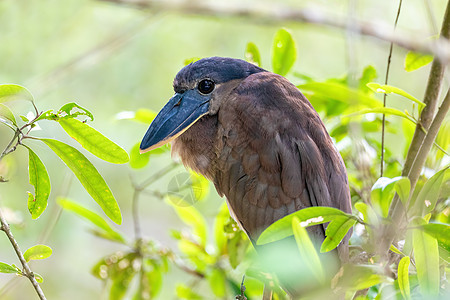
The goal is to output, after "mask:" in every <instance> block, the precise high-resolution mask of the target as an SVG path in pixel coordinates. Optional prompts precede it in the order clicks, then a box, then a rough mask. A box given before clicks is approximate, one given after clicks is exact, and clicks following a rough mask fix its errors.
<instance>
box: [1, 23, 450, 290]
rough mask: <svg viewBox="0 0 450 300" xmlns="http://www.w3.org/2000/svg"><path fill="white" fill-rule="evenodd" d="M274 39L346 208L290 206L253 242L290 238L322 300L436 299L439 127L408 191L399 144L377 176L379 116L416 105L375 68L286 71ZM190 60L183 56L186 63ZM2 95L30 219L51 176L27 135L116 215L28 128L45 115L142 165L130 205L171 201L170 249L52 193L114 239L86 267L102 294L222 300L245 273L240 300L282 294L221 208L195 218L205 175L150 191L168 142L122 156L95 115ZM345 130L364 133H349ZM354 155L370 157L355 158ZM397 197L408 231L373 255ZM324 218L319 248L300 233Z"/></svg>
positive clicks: (70, 154) (444, 145)
mask: <svg viewBox="0 0 450 300" xmlns="http://www.w3.org/2000/svg"><path fill="white" fill-rule="evenodd" d="M272 45H273V46H272V56H271V62H272V67H271V70H273V71H274V72H275V73H278V74H280V75H283V76H285V75H287V76H289V75H292V76H293V77H295V78H296V80H297V81H298V82H297V86H298V88H299V89H300V90H301V91H302V92H303V93H304V94H305V95H306V96H307V98H308V99H309V100H310V101H311V103H312V105H313V106H314V107H315V108H316V110H317V111H318V112H319V114H320V115H321V117H322V118H323V119H324V120H325V121H326V123H327V125H328V126H329V128H328V129H329V132H330V134H331V136H332V137H333V139H334V140H335V141H336V143H337V146H338V148H339V150H340V152H341V154H342V156H343V159H344V161H345V162H346V164H347V168H348V173H349V184H350V191H351V196H352V202H353V203H352V204H353V206H354V209H353V213H352V214H346V213H344V212H342V211H340V210H338V209H334V208H330V207H311V208H306V209H303V210H300V211H298V212H296V213H293V214H291V215H289V216H286V217H285V218H283V219H281V220H279V221H277V222H275V223H274V224H272V225H271V226H270V227H269V228H267V229H266V230H265V231H264V232H263V234H262V235H261V237H260V238H259V240H258V244H266V243H270V242H273V241H277V240H280V239H283V238H286V237H288V236H291V235H293V236H294V238H295V240H296V241H297V245H298V250H299V253H300V255H301V256H302V257H303V258H304V260H305V261H306V262H307V268H309V274H312V275H313V276H314V277H315V278H316V279H317V280H318V281H319V282H321V283H322V284H324V285H328V286H329V287H330V290H331V291H330V294H329V295H328V296H330V295H331V296H330V297H332V295H334V294H333V293H335V292H342V291H344V293H345V297H346V299H351V298H352V297H353V296H355V294H356V293H360V294H361V291H362V292H363V294H364V296H363V297H365V298H363V299H385V298H386V299H387V298H389V297H391V298H396V299H402V298H404V299H412V298H424V299H427V297H437V296H439V295H443V294H444V293H445V292H446V291H445V290H446V288H447V285H448V282H447V279H446V278H447V277H448V261H449V257H450V256H449V251H450V233H449V232H450V228H449V224H448V223H449V214H450V210H449V208H448V201H449V200H448V197H449V189H448V182H449V178H450V168H449V166H446V165H445V162H444V160H443V159H442V158H443V157H445V156H446V155H447V154H445V153H443V151H442V149H444V150H448V149H449V145H450V141H449V140H448V138H447V139H446V138H445V133H444V134H442V136H444V138H442V136H441V139H440V140H439V138H438V141H437V144H438V145H437V146H438V147H436V148H435V149H434V150H433V151H440V152H436V153H440V155H441V156H440V157H441V158H440V159H437V160H435V161H431V162H430V161H429V162H428V163H427V166H426V171H427V172H424V174H423V175H422V176H421V178H420V181H419V182H418V184H417V185H415V186H411V183H410V181H409V179H408V178H407V177H403V176H401V164H402V163H403V161H404V157H403V156H402V154H399V153H398V151H395V150H396V149H395V148H397V147H398V145H390V144H387V145H385V147H386V149H385V163H386V166H385V169H386V172H385V174H383V176H381V177H380V176H379V174H377V173H376V171H375V170H376V168H377V167H378V165H379V164H380V161H379V155H378V154H376V155H373V154H372V153H379V149H380V143H379V139H378V137H374V135H373V133H377V132H379V131H380V127H381V119H380V116H381V115H382V114H384V115H385V116H386V119H387V123H386V125H387V130H388V131H389V130H392V131H398V128H396V127H395V126H394V125H393V124H395V122H396V121H398V120H394V119H395V118H396V117H402V118H403V119H404V120H407V121H408V122H409V123H411V124H412V125H416V124H417V123H418V117H415V116H418V115H419V114H420V112H421V111H422V109H423V107H424V106H425V104H424V103H423V102H421V101H420V100H418V99H417V98H416V97H415V96H413V95H411V94H409V93H407V92H405V91H404V90H403V89H401V88H398V87H394V86H389V85H382V84H379V83H376V82H374V80H375V79H376V76H377V75H376V74H377V72H376V69H375V68H374V67H373V66H367V67H366V68H364V70H362V72H361V76H360V77H359V79H358V80H357V82H354V81H352V80H351V78H349V77H348V76H345V77H343V78H328V79H326V80H317V79H314V78H312V77H310V76H308V75H305V74H300V73H296V72H294V70H293V67H294V65H295V62H296V61H297V48H298V46H297V45H296V42H295V39H294V37H293V36H292V34H291V33H290V32H289V31H288V30H286V29H280V30H279V31H278V32H277V33H276V34H275V37H274V40H273V44H272ZM301 47H305V46H304V45H300V48H301ZM261 53H262V54H261ZM263 57H264V52H260V51H259V49H258V47H257V45H256V44H255V43H252V42H250V43H248V45H247V47H246V49H245V58H246V59H247V60H248V61H250V62H252V63H255V64H257V65H260V66H262V67H264V66H263V65H262V64H263V61H264V59H263ZM193 60H195V59H191V60H187V63H189V62H192V61H193ZM429 61H430V57H427V56H423V55H420V54H416V53H412V52H410V53H408V54H407V55H406V59H405V69H406V70H407V71H414V70H416V69H418V68H420V67H422V66H424V65H425V64H426V63H427V62H429ZM377 93H381V94H392V95H395V96H398V97H400V99H402V100H406V101H408V102H410V103H411V104H413V105H412V109H411V110H410V111H408V110H405V111H401V110H399V109H397V108H394V107H382V102H381V101H380V99H379V97H378V96H377V95H376V94H377ZM19 100H26V101H29V102H30V103H31V105H32V106H33V108H34V109H35V113H34V114H33V116H32V117H28V118H27V117H25V116H21V118H20V119H16V117H15V115H16V114H17V113H18V112H16V111H15V109H14V107H13V106H11V107H9V106H8V104H9V103H10V102H11V101H19ZM0 102H1V104H0V122H2V123H3V124H4V125H6V126H8V127H9V128H11V129H12V131H13V135H12V138H11V143H10V144H9V145H8V146H7V147H6V149H5V150H4V151H3V153H2V154H1V158H3V157H4V156H6V155H8V154H11V153H13V152H14V151H15V150H16V148H17V147H25V148H26V149H27V151H28V161H29V182H30V184H31V185H33V187H34V194H32V193H30V192H29V193H28V198H27V201H28V202H27V205H28V209H29V212H30V214H31V218H32V219H37V218H39V216H41V215H42V214H43V213H44V212H45V209H46V207H47V201H48V198H49V195H50V190H51V186H50V180H51V178H50V177H49V175H48V172H47V169H46V167H45V161H42V160H41V159H40V158H39V156H38V155H37V154H36V152H39V151H42V150H41V149H39V148H38V147H36V145H35V144H34V143H32V142H31V140H37V141H40V142H43V143H44V144H45V145H47V146H48V147H49V148H50V149H51V150H52V151H53V152H54V153H55V154H56V155H57V156H58V157H59V158H60V159H61V160H62V161H63V162H64V163H65V164H66V165H67V166H68V167H69V169H70V170H71V171H72V172H73V173H74V175H75V176H76V177H77V178H78V180H79V181H80V183H81V184H82V186H83V187H84V188H85V189H86V191H87V192H88V193H89V194H90V195H91V197H92V198H93V200H94V201H95V202H96V203H97V204H98V205H99V207H100V208H101V209H102V211H103V212H104V213H105V214H106V216H108V217H109V219H110V220H111V221H113V222H115V223H116V224H119V225H120V224H121V223H122V214H121V212H120V209H119V206H118V204H117V201H116V199H115V197H114V195H113V194H112V192H111V189H110V188H109V186H108V184H107V183H106V181H105V180H104V179H103V177H102V176H101V175H100V172H99V171H97V169H96V167H95V166H94V164H93V163H92V162H91V160H90V159H89V158H88V157H86V156H85V155H84V154H83V153H82V152H81V151H79V150H77V149H76V148H74V147H73V146H70V145H68V144H66V143H64V142H62V141H59V140H55V139H49V138H41V137H36V136H34V135H32V132H33V131H32V130H33V128H35V127H36V126H37V125H38V122H44V121H48V122H52V124H54V122H57V123H58V124H59V125H60V126H61V128H62V129H63V130H64V131H65V132H66V133H67V134H68V135H69V136H71V137H72V138H73V139H75V140H76V141H77V142H78V143H79V144H80V145H81V146H82V147H83V148H84V149H85V150H86V151H88V152H90V153H92V154H93V155H95V156H97V157H98V158H100V159H102V160H105V161H107V162H111V163H114V164H123V163H127V162H128V164H129V167H130V169H129V172H130V173H131V174H135V173H136V172H139V170H141V169H143V170H145V171H147V173H149V174H150V177H149V178H148V179H146V180H142V181H141V182H140V183H136V182H134V181H133V188H134V196H133V205H138V204H137V203H138V199H139V198H140V197H141V195H142V194H143V193H147V194H149V195H151V197H152V198H154V199H159V200H165V201H164V203H167V205H168V206H169V207H171V208H173V211H174V214H175V215H177V216H178V218H179V219H180V220H181V221H182V222H183V223H184V224H185V227H186V230H182V231H180V230H172V232H171V238H172V239H173V240H174V241H176V245H177V246H176V247H174V248H173V249H172V248H169V247H167V246H165V245H163V244H161V242H160V241H157V240H154V239H148V238H146V237H144V236H143V235H142V233H141V232H140V231H139V227H140V225H139V218H138V217H137V215H136V214H135V215H133V220H132V222H133V226H134V229H135V237H134V238H133V239H130V238H129V237H127V235H126V233H125V231H124V230H119V229H117V228H116V227H115V226H114V225H113V224H111V222H110V220H108V219H106V218H104V217H103V216H102V215H100V214H98V213H96V212H94V211H92V210H90V209H88V208H87V207H84V206H82V205H80V204H78V203H77V202H75V201H72V200H69V199H67V198H59V200H58V204H59V205H60V206H61V207H62V208H63V209H64V210H66V211H70V212H72V213H74V214H76V215H77V216H79V217H80V218H83V219H85V220H87V221H88V222H89V224H90V226H91V232H92V233H93V234H95V235H96V236H98V237H99V238H101V239H105V240H108V241H111V242H113V243H114V244H113V245H114V246H113V247H115V248H114V250H113V251H112V253H109V254H102V255H103V257H101V258H99V260H98V262H97V263H96V264H95V265H94V266H93V268H92V274H93V275H94V276H95V277H96V278H98V279H99V280H102V281H103V282H104V283H105V288H106V291H107V293H108V295H109V298H110V299H125V298H132V299H153V298H158V297H159V298H163V295H162V293H161V291H162V287H163V285H164V284H168V285H170V286H171V287H172V290H173V294H176V296H177V297H178V298H180V299H210V298H212V297H216V298H223V299H231V298H233V297H234V296H236V295H238V294H240V293H241V291H242V290H244V289H243V287H242V286H241V281H242V279H243V278H242V277H243V276H244V275H245V280H244V281H243V282H244V286H245V293H244V295H245V297H247V299H256V298H258V297H261V295H262V292H263V285H264V284H268V285H271V286H274V299H284V298H286V295H285V294H284V292H283V291H281V290H280V289H279V288H278V289H277V288H276V286H277V284H276V279H273V278H269V276H266V274H265V273H264V272H263V271H262V270H261V266H260V263H259V261H258V259H257V258H255V251H254V248H253V247H252V246H250V241H249V240H248V238H247V237H246V235H245V234H244V233H243V232H242V231H241V230H240V228H239V226H238V225H237V224H236V222H234V221H233V220H232V219H231V218H230V216H229V214H228V210H227V206H226V205H225V204H224V205H222V207H220V208H219V209H217V213H216V215H215V217H214V227H213V230H210V228H209V227H210V226H209V225H208V221H207V219H206V217H205V215H204V214H203V213H202V212H201V211H200V210H199V209H198V208H197V206H196V204H197V203H199V202H201V201H205V198H206V196H207V195H208V189H209V183H208V182H207V181H206V179H205V178H203V177H202V176H200V175H198V174H195V173H192V172H191V173H187V174H186V178H187V179H186V180H182V181H176V183H177V185H176V187H175V188H171V189H170V190H169V191H161V190H160V189H158V188H155V187H152V186H151V184H153V183H155V182H157V181H158V180H162V179H164V178H166V179H167V178H168V177H169V175H173V171H174V170H182V169H183V167H181V166H179V165H178V164H173V165H171V166H169V168H163V169H161V170H159V171H157V170H154V169H153V167H151V165H152V161H153V160H154V159H156V158H157V157H159V156H168V153H169V151H168V150H169V147H168V146H165V147H162V148H161V149H155V150H153V151H151V152H148V153H145V154H143V155H141V154H139V151H138V150H139V149H138V148H139V147H138V143H137V144H134V146H133V147H130V148H131V150H130V155H129V156H128V154H127V152H126V151H125V150H123V149H122V148H121V147H120V146H118V145H117V144H115V143H113V142H112V141H110V140H109V139H108V138H106V137H105V136H104V135H103V134H101V133H100V132H98V131H97V130H95V129H94V128H93V127H91V126H90V125H88V124H87V121H88V119H89V120H90V121H93V119H94V116H93V114H92V113H91V112H90V111H88V110H87V109H86V108H83V107H81V106H79V105H78V104H76V103H67V104H66V105H64V106H62V107H61V108H60V109H59V110H56V111H55V110H47V111H45V112H40V111H39V110H38V109H37V108H36V103H35V99H34V98H33V96H32V95H31V93H30V92H29V91H28V90H27V89H26V88H24V87H22V86H18V85H13V84H8V85H0ZM3 103H5V104H3ZM155 116H156V113H155V112H153V111H151V110H148V109H146V108H141V109H138V110H136V111H134V112H129V111H127V112H121V113H119V114H117V115H116V119H119V120H131V121H135V122H137V123H139V124H145V125H142V126H146V125H148V123H150V122H151V121H152V120H153V119H154V117H155ZM79 118H82V120H79ZM391 118H392V119H391ZM121 124H125V125H123V126H126V124H127V122H125V121H121ZM397 124H398V123H397ZM408 126H409V125H405V126H404V127H405V128H403V131H402V132H401V133H400V134H404V135H405V136H407V138H409V137H410V136H411V135H412V133H411V131H410V130H408ZM355 128H357V130H358V131H359V132H360V133H361V136H363V137H364V139H361V138H360V137H357V136H356V135H353V134H352V131H353V130H354V129H355ZM445 128H447V129H448V126H447V127H443V129H441V130H445ZM447 131H448V130H447ZM136 138H138V137H136ZM136 142H138V141H137V140H136ZM25 143H26V144H25ZM32 149H33V150H32ZM364 156H368V157H369V159H364ZM447 158H448V157H447ZM396 195H397V196H396ZM395 197H399V200H400V202H396V201H395ZM24 198H25V196H24ZM130 198H131V197H130ZM24 201H25V199H24ZM396 203H397V205H402V208H403V209H404V211H405V212H406V215H405V218H406V220H407V222H406V224H407V226H406V227H405V228H401V232H400V233H399V234H398V235H397V236H396V239H395V240H394V241H393V243H392V245H391V247H390V251H389V253H380V249H379V245H378V240H379V238H380V236H379V235H378V234H379V232H381V231H382V230H383V228H385V226H389V225H390V224H392V223H393V220H392V216H391V215H390V211H392V209H393V206H394V205H395V204H396ZM398 203H399V204H398ZM137 211H139V209H137ZM128 221H129V222H130V223H131V221H130V220H127V219H125V222H128ZM323 223H328V226H327V229H326V232H325V234H326V238H325V240H324V241H323V243H322V244H321V245H320V247H319V248H317V247H315V245H314V243H313V242H312V241H311V239H310V237H308V234H307V230H306V229H305V228H307V227H309V226H312V225H317V224H323ZM351 229H353V234H352V237H351V240H350V243H351V253H350V262H349V263H348V264H345V265H344V266H343V267H342V268H341V269H340V271H339V272H338V273H337V274H336V276H334V278H333V279H332V280H331V281H329V280H328V279H327V278H326V276H325V273H326V264H324V262H323V261H321V257H322V256H321V254H320V253H325V252H330V251H333V250H334V249H335V248H336V247H338V245H339V243H340V242H341V241H342V239H343V238H344V237H345V236H346V234H347V233H348V232H349V231H350V230H351ZM124 246H125V247H126V248H123V247H124ZM124 249H125V250H124ZM51 254H52V249H51V248H50V247H48V246H45V245H36V246H33V247H31V248H29V249H28V250H27V251H26V252H25V253H24V257H25V260H26V261H30V260H36V259H44V258H47V257H49V256H50V255H51ZM387 254H388V255H387ZM96 255H97V253H96ZM173 269H178V271H181V272H183V273H184V274H185V277H186V278H188V279H187V280H184V281H183V282H176V283H175V282H170V281H168V279H167V278H168V276H167V274H168V273H170V272H174V270H173ZM0 272H1V273H11V274H17V275H21V276H26V275H25V274H24V272H23V271H22V270H21V268H18V267H17V266H15V265H14V264H8V263H4V262H0ZM46 275H47V274H46ZM48 276H55V274H48ZM37 278H38V279H39V280H41V278H42V277H41V276H40V275H39V276H38V277H37ZM327 280H328V282H327ZM199 286H203V287H205V286H206V287H207V291H205V289H203V290H202V289H199V288H198V287H199ZM243 297H244V296H243Z"/></svg>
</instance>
